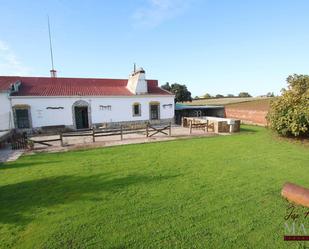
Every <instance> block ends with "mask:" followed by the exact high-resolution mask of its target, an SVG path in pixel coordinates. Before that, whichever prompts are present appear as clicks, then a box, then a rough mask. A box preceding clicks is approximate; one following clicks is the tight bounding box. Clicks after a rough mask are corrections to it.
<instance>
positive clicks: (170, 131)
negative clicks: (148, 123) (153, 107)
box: [168, 122, 172, 136]
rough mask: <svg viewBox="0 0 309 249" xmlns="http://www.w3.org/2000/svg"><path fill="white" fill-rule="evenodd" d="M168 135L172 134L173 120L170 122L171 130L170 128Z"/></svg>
mask: <svg viewBox="0 0 309 249" xmlns="http://www.w3.org/2000/svg"><path fill="white" fill-rule="evenodd" d="M168 135H169V136H172V122H170V126H169V130H168Z"/></svg>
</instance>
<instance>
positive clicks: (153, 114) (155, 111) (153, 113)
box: [150, 104, 159, 120]
mask: <svg viewBox="0 0 309 249" xmlns="http://www.w3.org/2000/svg"><path fill="white" fill-rule="evenodd" d="M150 119H151V120H158V119H159V105H158V104H151V105H150Z"/></svg>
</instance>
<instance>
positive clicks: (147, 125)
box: [146, 122, 149, 137]
mask: <svg viewBox="0 0 309 249" xmlns="http://www.w3.org/2000/svg"><path fill="white" fill-rule="evenodd" d="M148 136H149V123H148V122H147V123H146V137H148Z"/></svg>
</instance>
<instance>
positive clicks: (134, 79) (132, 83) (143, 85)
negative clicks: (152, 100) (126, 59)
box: [127, 67, 148, 94]
mask: <svg viewBox="0 0 309 249" xmlns="http://www.w3.org/2000/svg"><path fill="white" fill-rule="evenodd" d="M127 88H128V89H129V91H130V92H132V93H134V94H146V93H147V92H148V87H147V81H146V76H145V70H144V69H143V68H142V67H140V68H138V69H136V70H135V69H134V72H132V74H131V75H130V76H129V80H128V84H127Z"/></svg>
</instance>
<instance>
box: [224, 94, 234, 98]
mask: <svg viewBox="0 0 309 249" xmlns="http://www.w3.org/2000/svg"><path fill="white" fill-rule="evenodd" d="M226 97H228V98H234V97H235V96H234V94H231V93H229V94H227V95H226Z"/></svg>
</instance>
